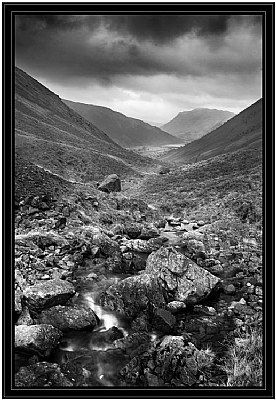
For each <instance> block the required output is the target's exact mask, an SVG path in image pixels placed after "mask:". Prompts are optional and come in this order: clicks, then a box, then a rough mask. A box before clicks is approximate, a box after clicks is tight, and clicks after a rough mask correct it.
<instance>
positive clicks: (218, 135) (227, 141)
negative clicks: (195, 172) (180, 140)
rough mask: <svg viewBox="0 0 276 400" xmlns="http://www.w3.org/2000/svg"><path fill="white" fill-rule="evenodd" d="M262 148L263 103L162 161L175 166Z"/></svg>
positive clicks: (171, 152) (250, 108) (247, 109)
mask: <svg viewBox="0 0 276 400" xmlns="http://www.w3.org/2000/svg"><path fill="white" fill-rule="evenodd" d="M261 146H262V99H260V100H258V101H257V102H256V103H254V104H252V105H251V106H250V107H248V108H246V109H245V110H243V111H242V112H241V113H240V114H238V115H236V116H235V117H233V118H231V119H230V120H229V121H227V122H226V123H225V124H223V125H222V126H220V127H219V128H217V129H215V130H214V131H212V132H210V133H208V134H207V135H205V136H203V137H202V138H200V139H198V140H195V141H194V142H192V143H189V144H187V145H186V146H184V147H181V148H179V149H177V150H172V151H169V152H168V153H166V154H165V155H164V156H163V157H162V159H163V160H164V161H167V162H173V163H176V164H179V165H181V164H188V163H193V162H196V161H200V160H205V159H208V158H211V157H214V156H217V155H220V154H225V153H229V152H233V151H236V150H242V149H246V148H257V149H260V148H261Z"/></svg>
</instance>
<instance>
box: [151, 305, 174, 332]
mask: <svg viewBox="0 0 276 400" xmlns="http://www.w3.org/2000/svg"><path fill="white" fill-rule="evenodd" d="M175 323H176V318H175V316H174V315H172V313H171V312H170V311H168V310H164V309H162V308H158V309H157V310H156V311H155V314H154V317H153V321H152V325H153V327H154V328H155V329H156V330H157V331H160V332H164V333H171V332H172V330H173V327H174V325H175Z"/></svg>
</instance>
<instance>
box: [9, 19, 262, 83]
mask: <svg viewBox="0 0 276 400" xmlns="http://www.w3.org/2000/svg"><path fill="white" fill-rule="evenodd" d="M259 25H260V18H258V17H253V16H252V17H251V16H224V15H215V16H203V15H197V16H195V15H138V16H137V15H135V16H134V15H129V16H126V15H118V16H108V15H104V16H91V15H79V16H75V15H67V16H65V15H42V16H40V15H28V16H17V18H16V62H17V64H18V66H19V67H22V68H23V69H24V68H25V69H26V70H27V71H29V72H30V73H33V74H36V75H40V76H43V75H45V76H48V77H49V78H51V79H52V80H57V81H63V82H64V83H65V82H66V81H67V80H68V81H70V84H72V82H74V80H76V81H77V80H78V84H79V81H80V80H81V79H82V80H85V79H94V80H99V81H100V82H101V83H102V84H105V85H107V84H111V83H112V82H113V80H114V78H116V76H119V75H126V76H127V75H128V76H129V75H132V76H137V75H140V76H141V75H142V76H149V75H155V74H169V75H178V76H187V75H194V76H202V75H204V74H206V75H208V74H210V73H212V74H221V73H225V74H231V72H233V73H234V74H236V73H238V74H241V75H242V74H251V73H252V71H253V72H254V71H256V69H258V68H259V64H260V63H259V57H258V55H257V56H256V57H254V54H255V53H256V50H255V47H256V41H257V40H258V38H259V36H260V35H259V33H258V31H257V28H256V27H258V26H259ZM231 27H232V31H233V32H236V31H238V30H239V29H240V27H244V31H242V32H241V37H237V38H236V39H235V40H232V41H233V43H230V44H229V43H228V42H229V40H228V42H227V43H225V40H226V38H228V36H229V32H230V33H231ZM233 27H234V28H233ZM248 29H249V30H250V35H251V37H252V38H251V40H249V41H248V43H247V44H246V47H245V48H244V49H239V42H240V41H244V38H245V37H246V34H247V33H248ZM247 36H248V35H247ZM179 41H182V42H181V43H182V45H180V44H179V43H180V42H179ZM234 42H235V43H234ZM251 47H252V49H251Z"/></svg>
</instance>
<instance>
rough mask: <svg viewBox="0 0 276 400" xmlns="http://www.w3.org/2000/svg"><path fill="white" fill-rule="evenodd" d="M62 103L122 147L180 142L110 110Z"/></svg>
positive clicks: (153, 127) (67, 101)
mask: <svg viewBox="0 0 276 400" xmlns="http://www.w3.org/2000/svg"><path fill="white" fill-rule="evenodd" d="M63 102H64V103H65V104H66V105H67V106H68V107H70V108H72V109H73V110H74V111H76V112H77V113H78V114H80V115H81V116H82V117H83V118H85V119H86V120H88V121H90V122H91V123H92V124H94V125H96V126H97V127H98V128H99V129H101V130H103V131H104V132H105V133H106V134H107V135H108V136H109V137H110V138H111V139H112V140H114V142H115V143H117V144H119V145H120V146H122V147H126V148H133V147H137V146H162V145H166V144H175V143H181V142H182V140H181V139H180V138H176V137H175V136H173V135H170V134H169V133H167V132H164V131H162V130H161V129H159V128H158V127H156V126H151V125H149V124H147V123H146V122H144V121H142V120H139V119H136V118H131V117H127V116H126V115H124V114H121V113H119V112H116V111H113V110H111V109H110V108H107V107H101V106H95V105H93V104H83V103H75V102H73V101H69V100H63Z"/></svg>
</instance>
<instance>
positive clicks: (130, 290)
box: [102, 274, 165, 317]
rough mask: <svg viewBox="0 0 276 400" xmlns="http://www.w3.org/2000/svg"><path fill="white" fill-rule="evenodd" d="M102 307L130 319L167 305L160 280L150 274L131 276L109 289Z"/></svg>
mask: <svg viewBox="0 0 276 400" xmlns="http://www.w3.org/2000/svg"><path fill="white" fill-rule="evenodd" d="M102 305H104V306H107V307H109V308H110V309H111V310H114V311H118V312H119V313H121V314H124V315H126V316H129V317H135V316H137V315H139V314H140V313H141V311H143V312H147V313H150V312H151V310H152V308H153V307H155V308H158V307H160V306H164V305H165V300H164V297H163V291H162V287H161V285H160V282H159V280H158V279H156V278H155V277H153V276H150V275H148V274H142V275H138V276H131V277H129V278H126V279H123V280H122V281H120V282H119V283H117V284H116V285H112V286H110V287H109V288H107V290H106V292H105V293H104V294H103V297H102Z"/></svg>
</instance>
